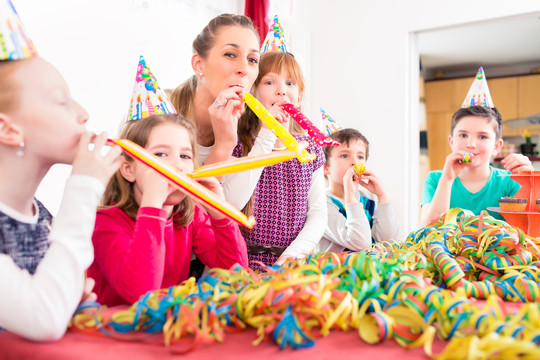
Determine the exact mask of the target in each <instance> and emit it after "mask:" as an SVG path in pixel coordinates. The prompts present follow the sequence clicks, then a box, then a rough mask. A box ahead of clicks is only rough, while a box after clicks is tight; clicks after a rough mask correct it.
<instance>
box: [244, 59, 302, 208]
mask: <svg viewBox="0 0 540 360" xmlns="http://www.w3.org/2000/svg"><path fill="white" fill-rule="evenodd" d="M283 70H285V71H286V72H287V74H288V75H289V76H290V77H291V78H292V79H293V80H294V81H296V83H297V84H298V90H299V92H298V93H299V95H300V96H302V94H303V93H304V86H305V85H304V78H303V76H302V70H301V69H300V65H298V62H297V61H296V59H295V58H294V56H293V55H292V54H289V53H283V52H279V51H270V52H267V53H264V54H262V55H261V59H260V61H259V75H258V76H257V79H256V80H255V82H254V83H253V87H252V88H251V93H252V94H253V93H255V92H256V90H257V86H258V85H259V84H260V83H261V80H262V78H263V77H264V76H265V75H266V74H268V73H270V72H274V73H276V74H280V73H281V72H282V71H283ZM260 130H261V123H260V121H259V118H258V117H257V115H255V113H254V112H253V111H252V110H251V109H249V108H247V109H246V111H244V113H243V114H242V116H240V119H239V120H238V139H239V140H240V142H241V143H242V144H243V145H244V148H243V150H242V156H246V155H247V154H248V153H249V152H250V151H251V149H252V147H253V141H254V140H255V138H257V135H258V134H259V131H260ZM289 130H290V132H291V133H293V134H304V130H303V129H302V127H301V126H300V125H299V124H298V123H297V122H296V121H294V120H292V119H291V120H290V125H289ZM242 212H243V213H244V214H246V215H248V216H249V215H251V214H252V212H253V195H252V196H251V198H250V199H249V201H248V203H247V204H246V206H245V207H244V208H243V209H242Z"/></svg>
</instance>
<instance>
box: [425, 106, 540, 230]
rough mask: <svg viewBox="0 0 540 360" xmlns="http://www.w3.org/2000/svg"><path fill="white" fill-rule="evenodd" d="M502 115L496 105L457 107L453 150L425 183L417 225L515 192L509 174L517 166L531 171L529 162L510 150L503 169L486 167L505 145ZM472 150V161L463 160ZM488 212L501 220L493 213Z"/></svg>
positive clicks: (477, 211)
mask: <svg viewBox="0 0 540 360" xmlns="http://www.w3.org/2000/svg"><path fill="white" fill-rule="evenodd" d="M501 124H502V120H501V116H500V114H499V112H498V111H497V110H496V109H495V108H491V107H488V106H471V107H464V108H461V109H459V110H458V111H457V112H456V113H455V114H454V116H453V117H452V125H451V128H450V133H451V135H450V136H449V137H448V142H449V143H450V147H451V149H452V153H451V154H450V155H448V156H447V157H446V161H445V163H444V168H443V170H442V171H440V170H439V171H431V172H430V173H429V174H428V176H427V177H426V180H425V182H424V190H423V197H422V211H421V220H420V225H421V226H426V225H427V224H429V223H430V222H432V221H434V220H436V219H437V218H439V217H440V216H441V215H442V214H443V213H445V212H447V211H448V210H449V209H451V208H463V209H468V210H471V211H472V212H473V213H474V214H475V215H478V214H480V212H481V211H482V210H486V209H487V207H491V206H493V207H496V206H498V199H500V198H501V197H505V196H514V195H515V193H516V192H517V191H518V190H519V188H520V186H519V184H518V183H517V182H515V181H514V180H512V179H511V178H510V177H509V176H499V175H504V174H510V173H513V174H516V173H517V172H518V171H519V170H533V167H532V164H531V162H530V160H529V159H528V158H527V157H525V156H523V155H521V154H510V155H508V156H507V157H506V158H505V159H503V160H502V164H503V166H504V168H505V169H506V170H502V169H496V168H493V167H492V166H491V165H490V160H491V157H492V156H495V155H497V153H498V152H499V151H500V150H501V148H502V145H503V140H502V139H501ZM467 153H468V154H472V156H473V159H472V161H471V163H467V162H465V161H463V159H464V154H467ZM490 215H492V216H493V217H495V218H497V219H501V220H503V217H502V216H501V215H500V214H498V213H494V212H490Z"/></svg>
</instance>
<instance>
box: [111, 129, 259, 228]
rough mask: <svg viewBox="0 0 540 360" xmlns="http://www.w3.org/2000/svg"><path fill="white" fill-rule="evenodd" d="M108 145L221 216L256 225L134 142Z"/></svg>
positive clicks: (128, 141) (252, 220)
mask: <svg viewBox="0 0 540 360" xmlns="http://www.w3.org/2000/svg"><path fill="white" fill-rule="evenodd" d="M108 143H109V144H116V145H118V146H120V147H121V148H122V149H123V150H124V152H126V153H127V154H128V155H129V156H131V157H133V158H134V159H137V160H138V161H140V162H141V163H143V164H144V165H146V166H148V167H150V168H151V169H153V170H155V171H157V172H158V173H159V174H161V175H162V176H163V177H165V178H166V179H167V180H168V181H169V182H170V183H171V184H173V185H174V186H176V187H178V188H179V189H180V190H182V191H183V192H185V193H186V194H187V195H188V196H190V197H192V198H193V199H195V200H197V201H199V202H201V203H204V204H206V205H208V206H210V207H212V208H213V209H215V210H217V211H219V212H220V213H221V214H223V215H225V216H227V217H228V218H230V219H232V220H234V221H236V222H237V223H239V224H240V225H243V226H245V227H247V228H250V229H251V228H253V226H254V225H255V218H254V217H253V216H250V217H249V218H247V217H246V216H245V215H244V214H242V213H241V212H240V211H239V210H238V209H236V208H235V207H234V206H233V205H231V204H229V203H228V202H226V201H225V200H222V199H220V198H219V197H218V196H217V195H216V194H214V193H213V192H211V191H210V190H208V189H207V188H205V187H204V186H202V185H201V184H199V183H198V182H196V181H195V180H193V179H191V178H189V177H188V176H187V175H184V174H182V173H180V172H178V171H177V170H176V169H174V168H173V167H172V166H169V165H168V164H165V163H163V162H161V161H160V160H159V159H157V158H155V157H154V156H152V154H150V153H149V152H148V151H146V150H145V149H144V148H142V147H140V146H139V145H137V144H135V143H134V142H132V141H130V140H126V139H109V140H108Z"/></svg>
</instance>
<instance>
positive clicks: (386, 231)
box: [371, 203, 400, 242]
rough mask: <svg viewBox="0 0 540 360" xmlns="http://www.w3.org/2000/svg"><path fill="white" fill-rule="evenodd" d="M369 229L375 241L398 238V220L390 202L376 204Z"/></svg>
mask: <svg viewBox="0 0 540 360" xmlns="http://www.w3.org/2000/svg"><path fill="white" fill-rule="evenodd" d="M371 231H372V232H373V239H374V240H375V241H376V242H381V241H387V240H398V241H399V240H400V237H399V220H398V218H397V216H396V214H395V213H394V209H392V205H391V204H390V203H386V204H377V205H376V207H375V213H374V214H373V228H372V229H371Z"/></svg>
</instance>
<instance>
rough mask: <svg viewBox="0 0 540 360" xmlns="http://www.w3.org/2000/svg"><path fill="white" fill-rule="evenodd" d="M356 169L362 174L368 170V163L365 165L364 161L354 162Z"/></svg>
mask: <svg viewBox="0 0 540 360" xmlns="http://www.w3.org/2000/svg"><path fill="white" fill-rule="evenodd" d="M354 171H355V172H356V173H357V174H358V175H362V174H363V173H364V171H366V165H364V163H356V164H354Z"/></svg>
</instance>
